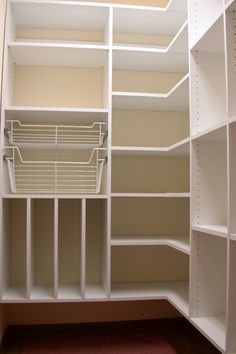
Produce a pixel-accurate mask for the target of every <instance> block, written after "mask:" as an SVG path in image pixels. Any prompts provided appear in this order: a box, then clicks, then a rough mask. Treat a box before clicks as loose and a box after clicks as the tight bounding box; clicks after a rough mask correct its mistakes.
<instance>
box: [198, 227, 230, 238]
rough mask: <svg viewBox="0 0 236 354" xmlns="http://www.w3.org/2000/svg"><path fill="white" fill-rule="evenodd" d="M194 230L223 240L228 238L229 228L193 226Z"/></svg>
mask: <svg viewBox="0 0 236 354" xmlns="http://www.w3.org/2000/svg"><path fill="white" fill-rule="evenodd" d="M192 229H193V230H194V231H199V232H203V233H207V234H209V235H213V236H219V237H223V238H227V236H228V228H227V226H226V225H193V226H192Z"/></svg>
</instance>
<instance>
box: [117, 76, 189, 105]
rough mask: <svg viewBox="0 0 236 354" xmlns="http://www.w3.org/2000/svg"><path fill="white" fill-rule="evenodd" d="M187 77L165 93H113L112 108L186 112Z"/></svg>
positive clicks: (187, 98) (187, 99)
mask: <svg viewBox="0 0 236 354" xmlns="http://www.w3.org/2000/svg"><path fill="white" fill-rule="evenodd" d="M188 79H189V75H188V74H187V75H185V76H184V77H183V78H182V79H181V80H180V81H179V82H178V83H177V84H176V85H175V86H174V87H173V88H172V89H171V90H170V91H169V92H167V93H162V94H158V93H139V92H117V91H113V93H112V94H113V108H115V109H143V110H156V111H157V110H159V111H176V112H178V111H180V112H186V111H188V109H189V89H188V84H189V80H188Z"/></svg>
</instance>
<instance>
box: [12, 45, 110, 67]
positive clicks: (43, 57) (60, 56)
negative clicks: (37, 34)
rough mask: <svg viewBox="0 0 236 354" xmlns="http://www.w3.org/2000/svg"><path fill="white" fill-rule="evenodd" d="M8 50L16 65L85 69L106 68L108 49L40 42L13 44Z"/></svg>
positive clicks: (104, 47)
mask: <svg viewBox="0 0 236 354" xmlns="http://www.w3.org/2000/svg"><path fill="white" fill-rule="evenodd" d="M8 48H9V50H10V52H11V56H12V59H13V62H14V64H16V65H29V66H53V67H56V66H58V67H84V68H101V67H103V66H105V64H106V60H107V49H108V47H106V46H88V45H84V46H78V45H72V44H63V45H60V44H58V43H38V42H35V43H29V42H11V43H9V44H8Z"/></svg>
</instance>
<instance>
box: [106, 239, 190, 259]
mask: <svg viewBox="0 0 236 354" xmlns="http://www.w3.org/2000/svg"><path fill="white" fill-rule="evenodd" d="M111 246H169V247H172V248H174V249H177V250H178V251H180V252H183V253H186V254H188V255H189V254H190V245H189V236H140V235H138V236H136V235H135V236H123V235H122V236H112V238H111Z"/></svg>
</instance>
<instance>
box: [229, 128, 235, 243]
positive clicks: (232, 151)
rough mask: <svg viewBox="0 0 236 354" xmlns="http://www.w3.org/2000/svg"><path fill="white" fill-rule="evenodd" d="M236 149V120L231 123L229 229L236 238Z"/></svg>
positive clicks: (232, 236)
mask: <svg viewBox="0 0 236 354" xmlns="http://www.w3.org/2000/svg"><path fill="white" fill-rule="evenodd" d="M235 149H236V122H234V123H232V124H230V125H229V165H230V169H229V203H230V207H229V211H230V215H229V229H230V234H231V238H233V239H234V240H235V239H236V237H235V236H236V220H235V212H236V188H235V186H236V184H235V180H236V161H235V151H236V150H235Z"/></svg>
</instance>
